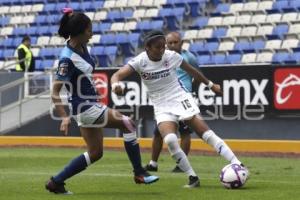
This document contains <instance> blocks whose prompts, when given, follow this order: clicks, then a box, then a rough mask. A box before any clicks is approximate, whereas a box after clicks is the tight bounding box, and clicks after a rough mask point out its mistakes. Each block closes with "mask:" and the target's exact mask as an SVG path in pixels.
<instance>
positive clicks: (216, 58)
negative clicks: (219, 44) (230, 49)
mask: <svg viewBox="0 0 300 200" xmlns="http://www.w3.org/2000/svg"><path fill="white" fill-rule="evenodd" d="M211 60H212V63H214V64H216V65H219V64H227V60H226V55H225V54H216V55H213V56H212V57H211Z"/></svg>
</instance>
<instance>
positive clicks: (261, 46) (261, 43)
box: [250, 39, 266, 51]
mask: <svg viewBox="0 0 300 200" xmlns="http://www.w3.org/2000/svg"><path fill="white" fill-rule="evenodd" d="M265 45H266V42H265V41H264V40H262V39H260V40H255V41H254V42H253V43H251V44H250V49H254V50H255V51H260V50H262V49H264V48H265Z"/></svg>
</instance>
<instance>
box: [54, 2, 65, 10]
mask: <svg viewBox="0 0 300 200" xmlns="http://www.w3.org/2000/svg"><path fill="white" fill-rule="evenodd" d="M65 7H67V3H65V2H63V3H62V2H60V3H57V4H56V5H55V11H56V12H58V13H60V12H61V11H62V9H63V8H65Z"/></svg>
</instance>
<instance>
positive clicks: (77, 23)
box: [58, 8, 91, 39]
mask: <svg viewBox="0 0 300 200" xmlns="http://www.w3.org/2000/svg"><path fill="white" fill-rule="evenodd" d="M63 12H64V15H63V17H62V18H61V20H60V26H59V29H58V34H59V35H60V36H61V37H64V38H65V39H68V38H69V37H74V36H77V35H79V34H82V33H84V32H85V30H86V29H87V28H88V26H89V25H90V24H91V20H90V18H89V17H88V16H86V15H85V14H84V13H81V12H76V13H74V12H73V10H72V9H71V8H64V10H63Z"/></svg>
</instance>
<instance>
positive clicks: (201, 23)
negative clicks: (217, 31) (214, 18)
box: [191, 17, 209, 28]
mask: <svg viewBox="0 0 300 200" xmlns="http://www.w3.org/2000/svg"><path fill="white" fill-rule="evenodd" d="M208 20H209V18H208V17H200V18H198V19H197V20H196V21H195V22H194V23H193V25H192V26H191V27H192V28H202V27H204V26H206V25H207V24H208Z"/></svg>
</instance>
